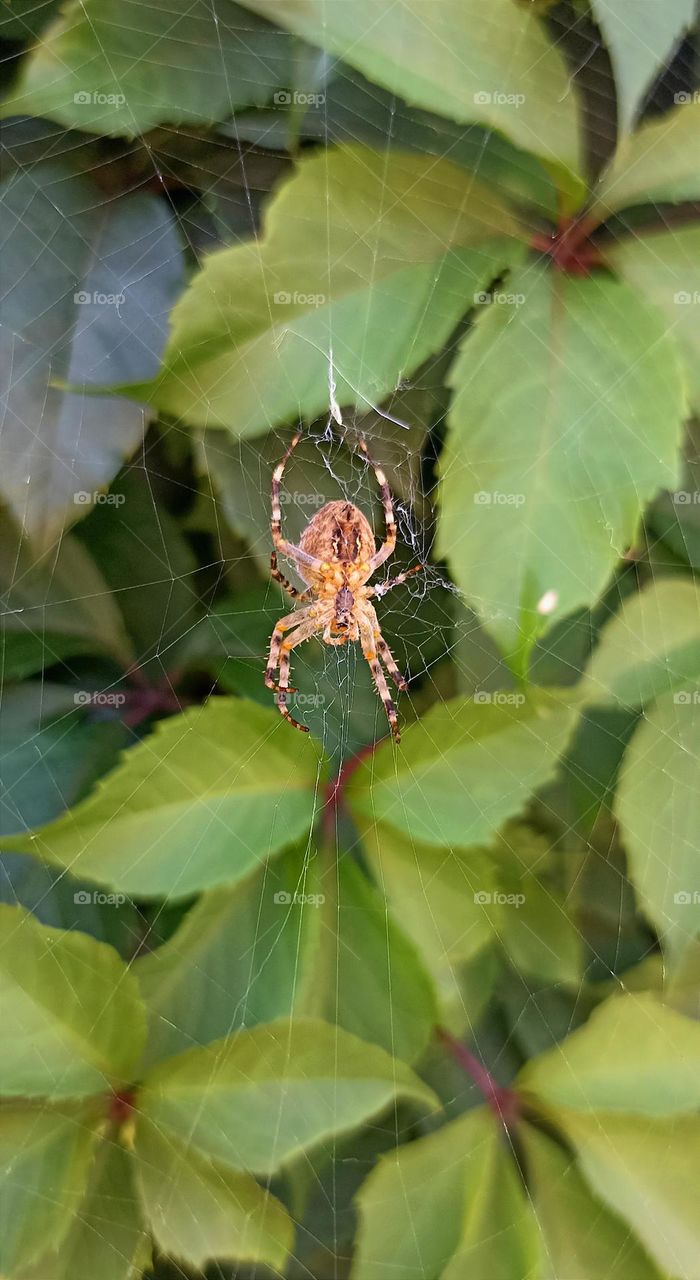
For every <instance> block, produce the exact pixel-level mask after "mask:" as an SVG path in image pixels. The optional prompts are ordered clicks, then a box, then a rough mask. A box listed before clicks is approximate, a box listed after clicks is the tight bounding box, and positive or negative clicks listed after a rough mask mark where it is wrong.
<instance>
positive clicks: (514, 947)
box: [492, 876, 583, 987]
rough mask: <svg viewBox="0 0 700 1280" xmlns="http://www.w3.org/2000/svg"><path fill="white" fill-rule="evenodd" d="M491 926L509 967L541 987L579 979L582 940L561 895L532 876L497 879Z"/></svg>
mask: <svg viewBox="0 0 700 1280" xmlns="http://www.w3.org/2000/svg"><path fill="white" fill-rule="evenodd" d="M497 896H498V899H500V906H499V902H498V901H497V902H496V904H495V905H496V907H497V910H495V911H494V912H493V915H492V918H493V924H494V927H495V929H496V931H497V933H498V935H499V937H500V940H501V943H502V945H503V947H504V949H505V951H506V954H507V956H508V959H509V960H510V962H511V964H513V965H514V966H515V968H516V969H519V970H520V971H521V972H522V973H524V974H528V975H529V976H530V977H532V978H539V979H540V980H541V981H542V982H546V983H559V982H564V983H572V984H575V986H576V987H578V986H579V985H580V983H581V977H582V973H581V970H582V962H583V957H582V942H581V935H580V934H579V931H578V929H577V928H576V924H575V922H574V921H573V920H572V918H571V916H570V914H569V912H568V910H567V905H566V902H565V900H564V898H563V897H562V895H561V894H559V893H557V891H556V890H555V889H552V888H550V887H548V886H546V885H544V884H542V882H541V881H540V880H538V879H537V878H536V877H535V876H523V877H522V878H520V877H516V876H505V877H504V876H502V877H501V888H500V891H498V895H497Z"/></svg>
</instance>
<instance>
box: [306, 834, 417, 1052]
mask: <svg viewBox="0 0 700 1280" xmlns="http://www.w3.org/2000/svg"><path fill="white" fill-rule="evenodd" d="M321 888H322V889H323V890H325V894H324V897H325V902H324V904H323V905H322V906H321V915H322V928H323V937H322V948H323V951H322V958H321V963H320V964H319V963H318V961H317V964H318V967H319V969H321V974H320V975H319V979H318V981H319V984H320V986H321V987H322V990H323V996H324V1000H323V1012H324V1014H325V1016H326V1017H328V1019H329V1020H330V1021H331V1022H337V1023H338V1024H339V1025H340V1026H341V1027H344V1028H345V1029H346V1030H347V1031H352V1032H353V1034H354V1035H356V1036H360V1037H361V1038H362V1039H363V1040H369V1041H371V1042H372V1043H373V1044H379V1045H381V1046H382V1048H384V1049H386V1050H387V1052H389V1053H393V1054H394V1055H395V1056H396V1057H397V1058H402V1059H405V1060H407V1061H409V1062H411V1061H413V1060H414V1059H415V1058H417V1057H418V1055H419V1054H420V1053H422V1052H423V1050H424V1049H425V1048H426V1046H427V1044H428V1042H429V1040H430V1038H431V1036H432V1034H433V1029H434V1026H435V1023H436V1021H437V1016H436V1009H435V994H434V990H433V985H432V982H431V981H430V978H429V977H428V975H427V973H426V971H425V969H424V968H423V965H422V963H421V959H420V957H419V955H418V952H417V950H416V948H415V946H414V945H413V939H412V936H411V934H410V931H409V930H407V929H405V928H400V927H399V925H398V924H397V923H396V922H395V920H393V919H392V917H391V916H390V915H389V913H388V911H387V907H386V904H385V902H384V901H383V899H382V896H381V895H380V894H379V893H378V892H377V891H376V889H375V888H374V886H373V885H372V884H371V883H370V881H369V880H367V878H366V877H365V875H364V874H363V872H362V871H361V870H360V868H359V867H358V866H357V864H356V863H355V862H353V861H351V859H350V858H347V857H346V858H343V860H342V861H341V862H340V863H339V864H338V866H337V867H335V866H334V867H333V868H332V870H331V872H330V874H328V875H326V876H325V877H324V878H323V880H322V881H321ZM409 939H410V940H409Z"/></svg>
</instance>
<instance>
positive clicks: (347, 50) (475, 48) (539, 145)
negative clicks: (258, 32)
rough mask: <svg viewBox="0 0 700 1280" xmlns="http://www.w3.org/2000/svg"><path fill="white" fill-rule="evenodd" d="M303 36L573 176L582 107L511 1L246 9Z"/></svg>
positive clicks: (375, 0)
mask: <svg viewBox="0 0 700 1280" xmlns="http://www.w3.org/2000/svg"><path fill="white" fill-rule="evenodd" d="M245 3H246V6H247V7H248V8H250V9H253V10H255V11H256V12H257V13H261V14H264V15H265V17H267V18H271V19H274V21H276V22H279V23H280V24H281V25H282V26H285V27H287V28H288V29H289V30H290V31H293V32H295V34H296V35H300V36H302V37H303V38H304V39H305V40H309V41H310V42H312V43H313V44H318V45H321V46H322V47H323V48H324V49H326V50H328V52H330V53H333V54H338V55H339V56H340V57H341V58H342V59H343V60H344V61H345V62H349V63H350V65H351V66H354V67H357V68H358V69H359V70H360V71H362V72H363V73H364V74H365V75H366V76H368V77H369V79H370V80H375V81H376V82H377V83H378V84H381V85H383V86H385V87H386V88H387V89H389V90H390V91H391V92H392V93H398V94H400V95H401V97H402V98H405V99H406V100H407V101H408V102H410V103H415V105H416V106H419V107H426V108H427V109H428V110H429V111H436V112H437V113H438V114H439V115H445V116H452V117H453V118H454V119H455V120H459V121H462V122H469V121H472V120H475V121H476V120H478V121H480V122H481V123H483V124H486V125H489V126H491V127H493V128H494V129H499V130H500V131H501V132H502V133H504V134H505V135H506V136H507V137H508V138H510V139H511V141H512V142H515V143H517V145H518V146H521V147H523V148H525V150H529V151H534V152H536V153H537V154H538V155H540V156H541V157H542V158H543V159H545V160H546V161H547V162H548V163H549V164H551V165H555V164H556V165H563V166H565V167H567V168H570V169H576V168H577V166H578V163H579V137H578V119H577V109H576V98H575V95H574V93H573V92H572V89H571V82H570V78H569V73H568V70H567V68H566V65H565V63H564V59H563V57H562V56H561V55H560V53H559V52H558V50H557V49H556V47H555V46H554V45H552V44H550V42H549V40H548V39H547V36H546V33H545V31H544V28H543V27H541V26H540V24H539V22H538V21H537V19H536V18H535V17H534V15H533V14H532V12H530V11H528V10H529V8H530V7H529V6H528V7H527V8H525V7H523V6H518V5H515V4H512V3H511V0H490V4H489V7H488V11H487V12H485V11H484V7H483V5H482V4H481V3H480V2H479V0H433V2H432V3H431V5H430V7H429V8H428V9H426V7H425V5H423V4H421V3H420V0H399V2H398V3H396V2H395V0H394V2H392V0H355V3H353V4H352V5H346V4H334V5H332V6H331V8H330V9H329V8H328V7H327V6H326V5H324V3H323V0H292V2H291V3H290V0H245Z"/></svg>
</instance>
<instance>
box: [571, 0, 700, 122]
mask: <svg viewBox="0 0 700 1280" xmlns="http://www.w3.org/2000/svg"><path fill="white" fill-rule="evenodd" d="M592 9H593V16H594V17H595V19H596V21H597V23H598V26H599V27H600V29H601V31H602V32H603V35H604V37H605V43H606V44H607V46H608V51H609V53H610V57H611V59H612V64H613V68H614V70H615V83H616V86H617V114H618V120H619V124H620V132H621V133H623V134H624V133H627V132H628V131H629V130H630V129H631V128H632V125H633V122H634V119H635V116H636V115H637V112H638V111H639V108H640V107H641V105H642V101H643V99H644V96H645V94H646V93H647V91H648V90H649V89H650V88H651V86H652V84H653V82H654V80H655V79H656V77H657V76H658V75H660V74H661V72H662V71H663V69H664V67H666V66H669V65H670V64H671V61H672V56H673V53H674V51H675V49H676V47H677V46H678V44H679V43H680V41H681V40H682V38H683V36H684V34H685V32H686V31H687V30H688V27H690V26H691V24H692V22H693V20H694V18H695V0H664V3H663V4H662V5H651V4H649V3H648V0H592Z"/></svg>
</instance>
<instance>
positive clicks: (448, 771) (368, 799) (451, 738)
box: [347, 694, 573, 849]
mask: <svg viewBox="0 0 700 1280" xmlns="http://www.w3.org/2000/svg"><path fill="white" fill-rule="evenodd" d="M572 720H573V716H572V713H571V712H570V711H569V710H567V709H566V707H564V706H563V705H562V704H560V703H557V702H556V701H555V700H554V699H553V698H549V697H547V695H545V694H538V696H537V698H532V699H530V700H525V699H524V698H523V697H522V696H521V695H512V700H511V701H509V702H507V703H506V702H502V701H498V702H489V703H484V702H474V701H472V700H471V699H469V698H454V699H452V700H451V701H449V702H445V703H442V704H437V705H436V706H434V707H431V709H430V710H429V711H428V713H427V714H426V715H425V716H424V717H423V719H422V720H421V721H419V723H417V724H415V725H410V726H409V728H408V729H407V730H406V733H405V734H404V736H403V739H402V742H401V749H400V751H398V752H397V751H396V750H395V749H394V747H393V745H392V744H391V743H389V742H387V743H385V744H383V745H382V746H380V747H379V748H378V750H377V751H375V753H374V754H373V756H372V759H371V761H368V762H365V763H363V764H362V765H361V766H360V767H359V768H358V769H357V770H356V771H355V773H354V775H353V778H352V781H351V783H350V785H349V786H348V789H347V795H348V799H349V800H350V802H351V806H352V810H353V813H354V814H355V817H356V819H357V821H358V822H360V823H361V825H362V826H363V827H365V826H366V825H367V822H366V821H364V822H363V821H362V819H365V820H366V819H372V821H379V822H382V823H386V824H388V825H389V826H391V827H394V828H395V829H397V830H399V831H404V832H407V833H408V834H409V835H411V836H415V838H416V839H417V840H422V841H425V842H426V843H427V844H431V845H446V846H449V845H455V846H456V847H457V848H462V849H465V848H468V847H469V846H470V845H475V844H480V843H484V842H485V841H486V840H488V839H489V838H490V837H491V836H492V835H493V834H494V832H495V831H496V830H497V829H498V827H499V826H500V825H501V824H502V823H503V822H504V821H505V820H506V818H510V817H512V816H513V815H514V814H516V813H517V812H518V811H519V810H520V809H521V808H522V807H523V805H524V803H525V801H526V799H527V797H528V796H529V795H530V793H531V792H532V791H534V790H535V788H536V787H539V786H541V785H542V783H543V782H546V781H547V779H549V778H550V777H551V776H552V774H553V773H554V770H555V768H556V764H557V759H558V757H559V756H560V755H561V753H562V751H563V750H564V747H565V745H566V742H567V739H568V737H569V734H570V732H571V726H572Z"/></svg>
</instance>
